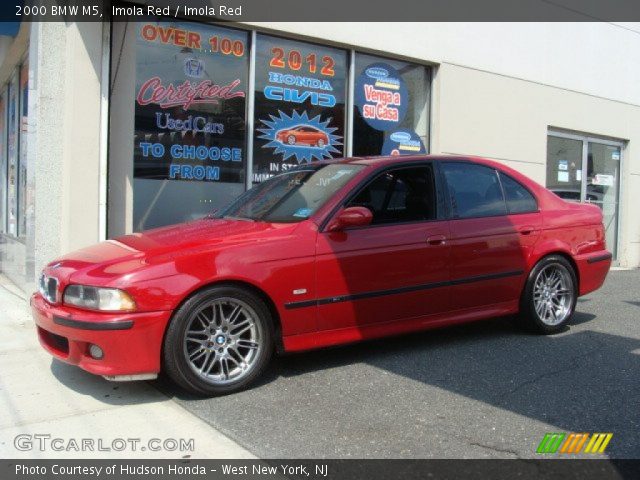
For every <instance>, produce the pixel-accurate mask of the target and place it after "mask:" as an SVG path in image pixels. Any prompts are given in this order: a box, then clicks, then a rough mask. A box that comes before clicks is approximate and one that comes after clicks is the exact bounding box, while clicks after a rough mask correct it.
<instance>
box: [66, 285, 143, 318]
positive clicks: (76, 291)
mask: <svg viewBox="0 0 640 480" xmlns="http://www.w3.org/2000/svg"><path fill="white" fill-rule="evenodd" d="M62 301H63V302H64V303H66V304H68V305H75V306H76V307H80V308H88V309H90V310H104V311H109V312H115V311H131V310H135V309H136V302H134V301H133V298H131V296H130V295H129V294H128V293H127V292H123V291H122V290H118V289H117V288H101V287H89V286H87V285H69V286H68V287H67V288H65V290H64V295H63V297H62Z"/></svg>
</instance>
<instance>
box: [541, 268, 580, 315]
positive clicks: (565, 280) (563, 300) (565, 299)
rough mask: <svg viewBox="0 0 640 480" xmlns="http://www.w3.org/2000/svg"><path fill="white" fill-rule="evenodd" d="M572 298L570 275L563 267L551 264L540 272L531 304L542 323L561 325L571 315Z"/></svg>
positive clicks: (572, 289)
mask: <svg viewBox="0 0 640 480" xmlns="http://www.w3.org/2000/svg"><path fill="white" fill-rule="evenodd" d="M573 296H574V288H573V281H572V278H571V274H570V273H569V271H568V270H567V268H566V267H565V266H564V265H561V264H559V263H551V264H549V265H547V266H545V267H544V268H543V269H542V270H540V272H539V273H538V276H537V277H536V280H535V284H534V287H533V304H534V307H535V310H536V314H537V315H538V318H539V319H540V320H541V321H542V323H544V324H545V325H549V326H554V325H558V324H560V323H562V322H563V321H564V320H565V319H566V318H567V317H568V316H569V315H570V314H571V309H572V305H573Z"/></svg>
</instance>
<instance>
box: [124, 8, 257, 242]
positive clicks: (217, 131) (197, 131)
mask: <svg viewBox="0 0 640 480" xmlns="http://www.w3.org/2000/svg"><path fill="white" fill-rule="evenodd" d="M248 43H249V35H248V33H247V32H244V31H239V30H234V29H229V28H223V27H218V26H212V25H204V24H199V23H192V22H182V21H180V22H170V21H161V22H159V21H155V20H149V21H148V22H139V23H138V24H137V37H136V104H135V135H134V142H135V146H134V208H133V210H134V211H133V219H134V222H133V223H134V224H133V228H134V230H136V231H137V230H143V229H148V228H152V227H155V226H160V225H167V224H171V223H178V222H182V221H187V220H191V219H194V218H198V217H202V216H204V215H206V214H208V213H210V212H211V211H212V210H214V209H216V208H220V207H221V206H223V205H225V204H227V203H229V201H231V200H232V199H233V198H235V197H237V196H238V195H240V194H241V193H242V192H243V191H244V183H245V175H246V121H245V120H246V118H245V116H246V97H247V84H248V77H249V55H248V50H249V44H248Z"/></svg>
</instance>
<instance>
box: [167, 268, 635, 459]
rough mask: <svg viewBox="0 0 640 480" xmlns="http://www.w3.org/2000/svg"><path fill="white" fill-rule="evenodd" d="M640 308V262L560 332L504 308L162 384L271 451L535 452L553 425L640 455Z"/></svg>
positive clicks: (383, 454) (376, 454)
mask: <svg viewBox="0 0 640 480" xmlns="http://www.w3.org/2000/svg"><path fill="white" fill-rule="evenodd" d="M639 319H640V270H634V271H615V272H611V273H610V275H609V277H608V279H607V281H606V283H605V285H604V287H603V288H602V289H601V290H599V291H597V292H594V293H592V294H590V295H588V296H585V297H582V298H580V299H579V301H578V306H577V312H576V314H575V316H574V318H573V321H572V322H571V324H570V326H569V328H568V329H567V330H566V331H564V332H562V333H560V334H557V335H553V336H546V337H545V336H537V335H532V334H529V333H526V332H523V331H521V330H520V329H518V328H517V327H516V326H514V325H513V323H512V322H511V321H509V320H508V319H492V320H488V321H484V322H478V323H474V324H469V325H464V326H458V327H453V328H448V329H444V330H438V331H428V332H423V333H418V334H412V335H408V336H402V337H395V338H390V339H383V340H376V341H371V342H366V343H361V344H358V345H351V346H345V347H339V348H333V349H327V350H322V351H315V352H310V353H303V354H295V355H289V356H285V357H280V358H276V359H275V361H274V362H273V363H272V365H271V367H270V368H269V370H268V372H267V374H266V375H265V377H264V378H263V380H262V381H261V382H260V383H259V384H258V385H256V386H255V387H254V388H252V389H251V390H248V391H245V392H241V393H238V394H234V395H229V396H226V397H221V398H213V399H199V398H195V397H190V396H188V395H186V394H184V393H182V392H180V391H178V390H177V389H174V388H173V387H171V386H169V385H167V384H164V383H162V382H158V383H156V385H157V386H158V387H159V388H160V389H161V390H163V391H164V392H165V393H167V394H169V395H170V396H172V397H174V399H175V400H176V401H177V402H178V403H179V404H180V405H182V406H183V407H184V408H186V409H187V410H189V411H190V412H192V413H193V414H195V415H196V416H198V417H200V418H201V419H202V420H204V421H205V422H207V423H209V424H211V425H212V426H214V427H215V428H216V429H217V430H219V431H220V432H222V433H224V434H226V435H227V436H229V437H231V439H233V440H235V441H236V442H238V443H239V444H240V445H242V446H243V447H245V448H246V449H248V450H249V451H251V452H252V453H253V454H255V455H257V456H258V457H262V458H293V457H297V458H516V457H519V458H534V457H536V456H537V454H536V453H535V450H536V448H537V446H538V444H539V443H540V441H541V440H542V438H543V436H544V435H545V433H547V432H587V433H592V432H611V433H613V438H612V440H611V442H610V444H609V446H608V447H607V450H606V456H609V457H612V458H640V435H639V427H640V321H639ZM585 456H588V455H585Z"/></svg>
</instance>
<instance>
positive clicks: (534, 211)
mask: <svg viewBox="0 0 640 480" xmlns="http://www.w3.org/2000/svg"><path fill="white" fill-rule="evenodd" d="M610 264H611V254H610V253H609V252H608V251H607V250H606V247H605V232H604V227H603V224H602V213H601V212H600V210H599V209H598V208H597V207H595V206H592V205H580V204H576V203H569V202H567V201H565V200H562V199H561V198H559V197H558V196H556V195H554V194H553V193H551V192H550V191H548V190H547V189H545V188H543V187H541V186H540V185H538V184H537V183H535V182H533V181H531V180H530V179H528V178H526V177H525V176H523V175H522V174H520V173H518V172H516V171H514V170H512V169H510V168H508V167H506V166H504V165H501V164H499V163H496V162H492V161H489V160H484V159H480V158H467V157H443V156H415V157H402V158H400V159H399V158H398V157H387V158H352V159H346V160H341V161H337V162H331V163H324V162H318V163H313V164H311V165H304V166H302V167H299V168H297V169H294V170H290V171H288V172H286V173H283V174H281V175H278V176H276V177H273V178H271V179H270V180H268V181H266V182H264V183H261V184H260V185H258V186H256V187H254V188H253V189H251V190H249V191H247V192H246V193H245V194H244V195H242V196H241V197H239V198H238V199H237V200H236V201H235V202H234V203H232V204H231V205H230V206H228V207H227V208H226V209H225V210H224V211H222V212H221V213H219V214H218V215H216V216H213V217H211V218H204V219H202V220H198V221H194V222H190V223H185V224H181V225H174V226H169V227H165V228H159V229H155V230H150V231H146V232H142V233H135V234H132V235H126V236H123V237H120V238H116V239H113V240H108V241H106V242H103V243H100V244H98V245H95V246H92V247H89V248H85V249H83V250H79V251H77V252H74V253H71V254H69V255H67V256H64V257H62V258H60V259H58V260H56V261H55V262H52V263H51V264H49V265H48V266H47V267H46V268H45V269H44V271H43V273H42V277H41V280H40V288H39V292H37V293H35V294H34V295H33V296H32V298H31V305H32V310H33V316H34V318H35V321H36V323H37V326H38V335H39V338H40V342H41V344H42V346H43V347H44V348H45V349H47V350H48V351H49V352H50V353H51V354H52V355H54V356H55V357H57V358H59V359H60V360H62V361H65V362H68V363H71V364H74V365H78V366H79V367H80V368H83V369H85V370H87V371H89V372H91V373H94V374H98V375H103V376H105V377H106V378H109V379H112V380H132V379H147V378H153V377H155V376H156V375H157V374H158V373H159V372H164V373H165V374H166V375H168V376H169V377H170V378H171V379H172V380H173V381H175V382H176V383H177V384H179V385H181V386H182V387H184V388H185V389H187V390H189V391H192V392H196V393H199V394H203V395H215V394H223V393H228V392H233V391H237V390H239V389H242V388H244V387H246V386H247V385H249V384H250V383H251V382H252V381H253V380H254V379H255V378H256V377H258V376H259V375H260V373H261V372H262V371H263V370H264V368H265V366H266V365H267V363H268V362H269V359H270V358H271V356H272V354H273V352H274V350H275V351H277V352H296V351H301V350H308V349H314V348H319V347H325V346H328V345H337V344H342V343H347V342H355V341H360V340H365V339H371V338H377V337H383V336H387V335H395V334H401V333H406V332H412V331H417V330H425V329H430V328H436V327H442V326H445V325H452V324H457V323H463V322H471V321H476V320H482V319H486V318H490V317H496V316H502V315H510V316H514V318H516V319H517V320H519V321H520V322H521V323H522V324H524V325H525V326H526V327H528V328H530V329H532V330H535V331H537V332H539V333H543V334H550V333H554V332H558V331H560V330H562V329H563V328H565V326H566V324H567V323H568V322H569V321H570V318H571V315H572V314H573V311H574V309H575V305H576V300H577V298H578V297H579V296H580V295H584V294H586V293H589V292H591V291H593V290H595V289H597V288H599V287H600V286H601V285H602V283H603V282H604V279H605V277H606V275H607V273H608V271H609V267H610Z"/></svg>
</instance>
